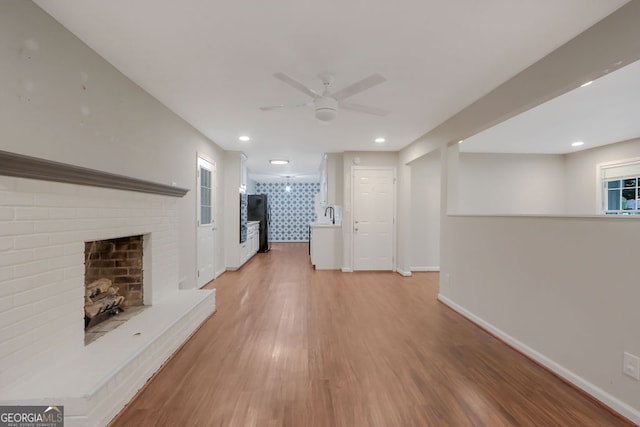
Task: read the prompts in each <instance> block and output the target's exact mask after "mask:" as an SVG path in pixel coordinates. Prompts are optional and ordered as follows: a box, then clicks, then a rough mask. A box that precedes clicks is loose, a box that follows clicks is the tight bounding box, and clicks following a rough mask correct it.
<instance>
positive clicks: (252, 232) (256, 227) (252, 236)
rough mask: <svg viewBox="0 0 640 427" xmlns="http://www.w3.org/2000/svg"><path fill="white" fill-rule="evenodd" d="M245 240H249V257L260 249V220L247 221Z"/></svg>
mask: <svg viewBox="0 0 640 427" xmlns="http://www.w3.org/2000/svg"><path fill="white" fill-rule="evenodd" d="M247 242H249V258H251V257H252V256H254V255H255V254H257V253H258V249H260V222H258V221H250V222H248V223H247Z"/></svg>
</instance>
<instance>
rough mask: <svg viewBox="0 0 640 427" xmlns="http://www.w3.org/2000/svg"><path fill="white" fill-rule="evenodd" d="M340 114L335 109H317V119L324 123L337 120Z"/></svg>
mask: <svg viewBox="0 0 640 427" xmlns="http://www.w3.org/2000/svg"><path fill="white" fill-rule="evenodd" d="M337 115H338V112H337V111H336V110H335V109H333V108H316V119H318V120H322V121H323V122H330V121H331V120H333V119H335V118H336V116H337Z"/></svg>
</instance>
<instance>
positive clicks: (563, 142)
mask: <svg viewBox="0 0 640 427" xmlns="http://www.w3.org/2000/svg"><path fill="white" fill-rule="evenodd" d="M585 83H586V82H585ZM639 111H640V61H636V62H634V63H632V64H630V65H627V66H625V67H623V68H620V69H619V70H617V71H614V72H612V73H610V74H607V75H605V76H604V77H601V78H599V79H598V80H596V81H594V82H593V83H591V84H590V85H588V86H585V87H579V88H577V89H574V90H572V91H571V92H567V93H566V94H564V95H561V96H559V97H557V98H554V99H552V100H551V101H548V102H546V103H544V104H542V105H539V106H538V107H535V108H532V109H531V110H528V111H525V112H524V113H522V114H519V115H517V116H515V117H513V118H511V119H509V120H507V121H505V122H502V123H500V124H498V125H496V126H494V127H492V128H489V129H487V130H485V131H483V132H480V133H478V134H477V135H474V136H472V137H471V138H467V139H466V140H465V141H464V142H463V143H462V144H461V145H460V151H462V152H474V153H536V154H565V153H571V152H575V151H580V150H585V149H589V148H594V147H599V146H602V145H607V144H612V143H614V142H619V141H626V140H628V139H632V138H638V137H640V120H639V119H638V112H639ZM576 141H582V142H584V145H582V146H579V147H572V146H571V143H573V142H576Z"/></svg>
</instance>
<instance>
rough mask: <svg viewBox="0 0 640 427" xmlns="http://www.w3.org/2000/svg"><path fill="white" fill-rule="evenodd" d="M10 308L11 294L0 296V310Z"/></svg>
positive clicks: (11, 302)
mask: <svg viewBox="0 0 640 427" xmlns="http://www.w3.org/2000/svg"><path fill="white" fill-rule="evenodd" d="M12 308H13V298H12V297H11V295H8V296H5V297H0V312H1V311H6V310H9V309H12ZM0 342H2V340H1V339H0Z"/></svg>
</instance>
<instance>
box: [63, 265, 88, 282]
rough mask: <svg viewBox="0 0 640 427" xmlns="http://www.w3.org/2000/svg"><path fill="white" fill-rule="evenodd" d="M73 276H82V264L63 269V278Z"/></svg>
mask: <svg viewBox="0 0 640 427" xmlns="http://www.w3.org/2000/svg"><path fill="white" fill-rule="evenodd" d="M74 277H84V264H83V265H79V266H76V267H69V268H65V269H64V278H65V279H72V278H74Z"/></svg>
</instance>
